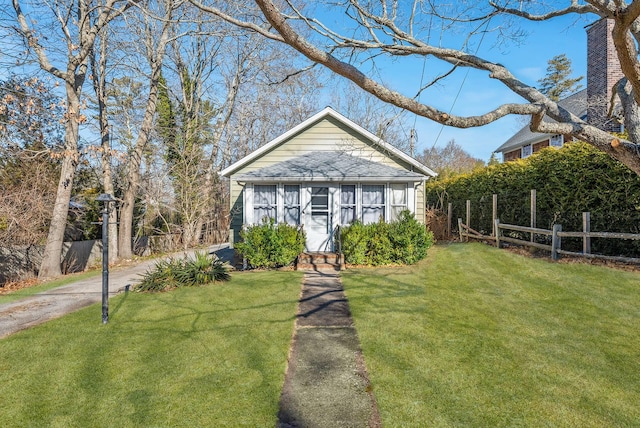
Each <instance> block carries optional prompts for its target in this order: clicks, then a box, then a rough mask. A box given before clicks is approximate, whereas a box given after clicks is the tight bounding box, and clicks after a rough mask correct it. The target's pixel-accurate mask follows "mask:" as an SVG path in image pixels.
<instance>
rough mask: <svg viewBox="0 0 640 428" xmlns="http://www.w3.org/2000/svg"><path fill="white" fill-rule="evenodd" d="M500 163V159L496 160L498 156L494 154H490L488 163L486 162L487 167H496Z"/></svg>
mask: <svg viewBox="0 0 640 428" xmlns="http://www.w3.org/2000/svg"><path fill="white" fill-rule="evenodd" d="M499 163H500V159H498V154H497V153H496V152H493V153H491V157H490V158H489V162H487V166H491V165H498V164H499Z"/></svg>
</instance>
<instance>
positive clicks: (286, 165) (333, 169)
mask: <svg viewBox="0 0 640 428" xmlns="http://www.w3.org/2000/svg"><path fill="white" fill-rule="evenodd" d="M234 178H235V179H236V180H238V181H248V182H252V181H261V182H265V181H278V182H286V181H295V182H298V181H323V182H326V181H374V182H375V181H385V182H386V181H402V182H406V181H422V180H423V179H424V174H422V173H417V172H413V171H408V170H406V169H399V168H393V167H391V166H388V165H383V164H380V163H378V162H373V161H371V160H369V159H365V158H361V157H357V156H352V155H350V154H348V153H345V152H314V153H307V154H304V155H301V156H297V157H295V158H292V159H289V160H286V161H283V162H279V163H277V164H275V165H270V166H266V167H264V168H260V169H256V170H253V171H251V172H248V173H245V174H238V175H236V176H235V177H234Z"/></svg>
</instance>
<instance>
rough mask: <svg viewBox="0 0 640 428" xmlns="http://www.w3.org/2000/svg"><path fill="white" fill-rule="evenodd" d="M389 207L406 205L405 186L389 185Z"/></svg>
mask: <svg viewBox="0 0 640 428" xmlns="http://www.w3.org/2000/svg"><path fill="white" fill-rule="evenodd" d="M391 205H407V186H406V185H405V184H392V185H391Z"/></svg>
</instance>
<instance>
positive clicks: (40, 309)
mask: <svg viewBox="0 0 640 428" xmlns="http://www.w3.org/2000/svg"><path fill="white" fill-rule="evenodd" d="M195 251H197V250H188V251H181V252H177V253H173V254H171V255H170V256H166V258H170V257H172V258H181V257H185V256H192V255H193V254H194V253H195ZM200 251H202V250H200ZM208 251H209V252H210V253H216V254H220V255H223V256H224V257H222V256H221V258H223V259H224V258H225V257H227V256H228V254H229V251H230V250H229V248H228V244H220V245H215V246H212V247H210V248H209V249H208ZM158 260H159V259H151V260H145V261H142V262H140V263H137V264H134V265H128V266H125V267H119V268H115V269H113V270H111V269H110V271H109V296H113V295H115V294H118V293H121V292H123V291H125V290H126V289H127V287H131V286H132V285H134V284H136V283H137V282H139V281H140V278H141V275H142V274H144V273H145V272H146V271H147V270H149V269H150V268H151V267H153V266H154V265H155V263H156V262H157V261H158ZM101 301H102V275H97V276H95V277H93V278H88V279H81V280H78V281H75V282H73V283H71V284H67V285H64V286H61V287H58V288H53V289H51V290H47V291H45V292H42V293H39V294H35V295H33V296H29V297H25V298H24V299H20V300H17V301H14V302H11V303H4V304H0V339H1V338H3V337H6V336H9V335H11V334H13V333H16V332H18V331H20V330H24V329H26V328H29V327H33V326H35V325H38V324H42V323H44V322H46V321H49V320H52V319H54V318H59V317H61V316H63V315H66V314H68V313H70V312H73V311H76V310H78V309H81V308H84V307H86V306H89V305H92V304H94V303H98V302H101Z"/></svg>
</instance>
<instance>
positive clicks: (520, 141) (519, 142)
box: [495, 89, 587, 153]
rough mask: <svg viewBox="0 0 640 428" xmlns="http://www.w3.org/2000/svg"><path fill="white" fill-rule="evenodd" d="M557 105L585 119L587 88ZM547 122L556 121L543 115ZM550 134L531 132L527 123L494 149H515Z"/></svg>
mask: <svg viewBox="0 0 640 428" xmlns="http://www.w3.org/2000/svg"><path fill="white" fill-rule="evenodd" d="M558 105H559V106H560V107H562V108H564V109H566V110H568V111H570V112H571V113H573V114H574V115H576V116H578V117H580V118H581V119H583V120H586V117H587V90H586V89H583V90H581V91H579V92H576V93H575V94H573V95H569V96H568V97H566V98H563V99H562V100H560V101H559V102H558ZM542 120H543V121H544V122H547V123H556V121H555V120H554V119H551V118H550V117H548V116H545V117H544V119H542ZM549 135H551V134H545V133H542V132H533V131H531V129H529V125H526V126H524V127H522V129H520V130H519V131H518V132H516V133H515V135H513V136H512V137H511V138H509V139H508V140H507V141H505V142H504V143H503V144H502V145H501V146H500V147H498V148H497V149H496V150H495V151H496V152H498V153H506V152H510V151H512V150H515V149H517V148H518V147H522V146H524V145H527V144H532V143H536V142H538V141H541V140H544V139H545V138H548V137H549Z"/></svg>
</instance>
